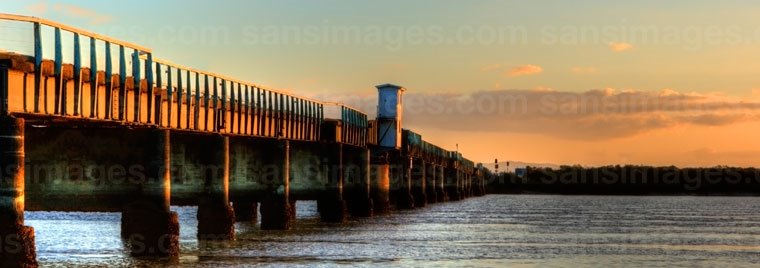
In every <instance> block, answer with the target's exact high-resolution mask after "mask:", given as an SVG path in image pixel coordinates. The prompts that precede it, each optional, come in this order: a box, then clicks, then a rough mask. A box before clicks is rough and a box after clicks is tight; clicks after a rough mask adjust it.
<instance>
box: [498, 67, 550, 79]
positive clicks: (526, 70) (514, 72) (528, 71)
mask: <svg viewBox="0 0 760 268" xmlns="http://www.w3.org/2000/svg"><path fill="white" fill-rule="evenodd" d="M543 71H544V68H541V66H538V65H522V66H516V67H514V68H512V69H511V70H509V71H507V76H511V77H516V76H523V75H534V74H540V73H542V72H543Z"/></svg>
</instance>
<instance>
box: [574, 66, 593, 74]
mask: <svg viewBox="0 0 760 268" xmlns="http://www.w3.org/2000/svg"><path fill="white" fill-rule="evenodd" d="M570 71H571V72H573V73H574V74H595V73H596V72H597V71H598V70H597V69H596V68H594V67H573V68H570Z"/></svg>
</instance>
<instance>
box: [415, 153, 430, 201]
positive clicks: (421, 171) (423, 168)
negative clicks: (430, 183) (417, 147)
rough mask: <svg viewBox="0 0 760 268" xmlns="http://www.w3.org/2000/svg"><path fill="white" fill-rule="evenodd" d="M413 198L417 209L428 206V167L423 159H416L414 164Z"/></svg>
mask: <svg viewBox="0 0 760 268" xmlns="http://www.w3.org/2000/svg"><path fill="white" fill-rule="evenodd" d="M412 167H413V168H412V180H411V181H412V191H411V192H412V196H413V197H414V199H413V201H414V206H415V207H419V208H421V207H425V206H426V205H427V192H426V188H427V182H426V180H427V177H428V176H429V174H428V170H427V168H428V167H427V165H426V163H425V161H424V160H422V159H414V161H413V163H412Z"/></svg>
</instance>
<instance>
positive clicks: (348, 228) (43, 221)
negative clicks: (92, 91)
mask: <svg viewBox="0 0 760 268" xmlns="http://www.w3.org/2000/svg"><path fill="white" fill-rule="evenodd" d="M173 209H174V210H175V211H177V212H178V213H179V215H180V227H181V231H180V234H181V241H180V242H181V251H182V257H181V259H180V263H179V264H178V265H181V266H189V267H220V266H235V265H244V266H288V267H292V266H303V267H307V266H308V267H313V266H336V265H343V266H350V267H355V266H377V265H381V266H437V267H449V266H475V267H494V266H496V267H504V266H516V267H568V266H569V267H577V266H646V267H673V266H683V267H686V266H688V267H693V266H718V265H720V266H747V267H750V266H753V267H754V266H758V265H760V198H751V197H750V198H747V197H607V196H507V195H501V196H499V195H490V196H485V197H479V198H470V199H468V200H465V201H461V202H451V203H442V204H433V205H431V206H428V207H426V208H423V209H417V210H412V211H400V212H394V213H393V214H390V215H386V216H379V217H374V218H370V219H363V220H352V221H351V222H350V223H348V224H345V225H326V224H321V223H319V221H318V214H317V212H316V203H315V202H305V201H304V202H299V203H298V221H297V224H296V226H295V228H294V229H293V230H291V231H286V232H273V231H259V230H258V228H257V226H254V225H251V224H238V225H237V230H238V234H237V236H238V239H237V240H236V241H234V242H227V243H211V244H209V243H203V244H200V245H199V243H198V242H197V241H196V239H195V232H196V229H195V227H196V224H197V222H196V220H195V208H192V207H174V208H173ZM26 217H27V224H28V225H31V226H33V227H34V228H35V230H36V235H37V252H38V255H37V256H38V259H39V261H40V263H41V264H43V265H45V266H73V265H78V266H106V265H108V266H129V265H148V266H152V265H156V264H158V263H151V262H140V261H135V260H133V259H131V258H130V257H128V256H127V255H125V253H124V247H123V245H122V243H121V240H120V238H119V220H120V218H119V217H120V216H119V214H118V213H60V212H27V214H26Z"/></svg>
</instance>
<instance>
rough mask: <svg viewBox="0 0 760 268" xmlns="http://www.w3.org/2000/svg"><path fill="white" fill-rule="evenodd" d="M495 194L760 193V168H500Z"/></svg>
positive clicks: (494, 180)
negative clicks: (521, 170) (509, 170)
mask: <svg viewBox="0 0 760 268" xmlns="http://www.w3.org/2000/svg"><path fill="white" fill-rule="evenodd" d="M488 191H489V192H490V193H515V194H529V193H546V194H590V195H596V194H599V195H601V194H609V195H680V194H685V195H760V169H756V168H738V167H727V166H718V167H710V168H678V167H675V166H668V167H652V166H632V165H626V166H619V165H616V166H603V167H582V166H561V167H560V168H559V169H552V168H536V167H527V170H526V173H525V175H524V176H522V177H518V176H517V175H515V174H514V173H500V174H498V175H497V176H495V177H493V178H492V179H491V180H490V181H489V183H488Z"/></svg>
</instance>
